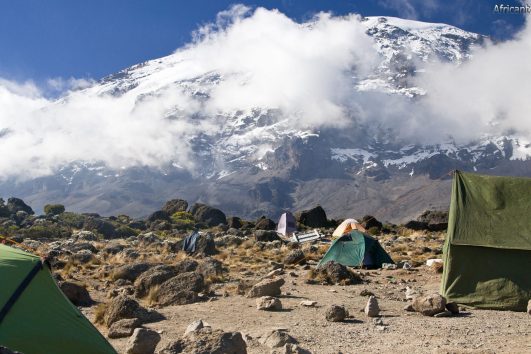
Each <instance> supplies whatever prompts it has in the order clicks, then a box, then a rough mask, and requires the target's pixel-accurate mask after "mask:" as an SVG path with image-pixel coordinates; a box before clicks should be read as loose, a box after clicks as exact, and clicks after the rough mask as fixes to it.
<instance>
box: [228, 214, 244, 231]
mask: <svg viewBox="0 0 531 354" xmlns="http://www.w3.org/2000/svg"><path fill="white" fill-rule="evenodd" d="M227 225H228V226H229V228H234V229H239V228H241V227H242V226H243V223H242V219H240V218H239V217H237V216H231V217H228V218H227Z"/></svg>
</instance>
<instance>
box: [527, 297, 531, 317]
mask: <svg viewBox="0 0 531 354" xmlns="http://www.w3.org/2000/svg"><path fill="white" fill-rule="evenodd" d="M527 313H528V314H529V315H531V300H529V301H528V302H527Z"/></svg>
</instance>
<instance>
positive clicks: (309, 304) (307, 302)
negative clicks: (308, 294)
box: [300, 300, 317, 307]
mask: <svg viewBox="0 0 531 354" xmlns="http://www.w3.org/2000/svg"><path fill="white" fill-rule="evenodd" d="M300 305H301V306H306V307H315V305H317V301H311V300H303V301H301V302H300Z"/></svg>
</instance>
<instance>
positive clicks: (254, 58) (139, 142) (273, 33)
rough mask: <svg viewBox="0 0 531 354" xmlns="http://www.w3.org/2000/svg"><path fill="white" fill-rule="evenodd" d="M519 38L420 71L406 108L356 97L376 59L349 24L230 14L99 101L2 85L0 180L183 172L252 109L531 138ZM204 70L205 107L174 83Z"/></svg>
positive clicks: (416, 137) (429, 135)
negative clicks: (141, 170)
mask: <svg viewBox="0 0 531 354" xmlns="http://www.w3.org/2000/svg"><path fill="white" fill-rule="evenodd" d="M529 32H530V31H529V29H526V30H525V31H524V32H522V33H521V35H520V36H519V37H518V38H517V39H515V40H514V41H512V42H507V43H502V44H499V45H490V46H488V47H487V48H485V49H481V50H478V51H477V52H476V53H475V57H474V59H473V60H472V61H471V62H469V63H466V64H464V65H462V66H461V67H455V66H453V65H448V64H434V65H433V66H430V67H427V68H426V74H424V75H423V76H421V77H420V78H419V82H418V84H419V85H420V86H422V87H424V88H425V89H427V91H428V95H427V96H426V97H425V98H424V99H421V100H416V101H411V100H409V99H407V98H404V97H395V96H390V95H387V94H377V93H369V92H357V91H356V90H355V85H354V83H355V80H357V78H363V77H364V76H365V75H367V74H368V73H370V72H371V71H372V69H373V68H374V66H375V65H376V64H377V60H378V57H377V55H376V52H375V49H374V43H373V41H372V39H371V38H370V37H369V36H367V35H366V34H365V27H364V26H363V25H362V24H360V23H359V18H358V17H357V16H356V15H350V16H344V17H333V16H331V15H329V14H324V13H323V14H319V15H317V16H316V17H315V18H314V19H312V20H311V21H308V22H305V23H302V24H300V23H296V22H294V21H293V20H291V19H289V18H288V17H286V16H285V15H284V14H282V13H279V12H278V11H269V10H265V9H261V8H259V9H257V10H255V11H254V12H253V11H250V10H249V9H248V8H246V7H244V6H236V7H233V8H231V9H230V10H227V11H225V12H223V13H221V14H220V15H219V16H218V18H217V21H216V23H215V24H210V25H206V26H204V27H202V28H200V29H199V30H198V31H197V32H196V34H195V40H194V41H193V43H191V44H189V45H187V46H185V47H184V48H181V49H179V50H177V51H176V53H175V54H173V55H172V56H170V57H168V58H163V59H161V61H162V62H163V63H162V64H160V65H159V64H157V62H158V60H157V61H154V62H152V63H150V64H149V65H148V66H143V67H139V68H138V69H137V71H135V72H134V73H135V75H137V76H142V75H149V77H150V78H151V79H149V80H148V79H140V84H139V85H138V86H137V87H134V88H129V91H127V92H125V93H123V94H121V95H110V94H103V93H102V92H104V91H105V90H108V89H109V86H108V85H109V84H103V85H102V86H99V85H94V86H92V87H89V88H87V89H84V90H73V89H75V88H77V87H80V86H81V87H85V86H86V85H90V84H92V82H90V81H78V80H75V79H66V80H62V79H53V80H50V81H49V82H48V88H50V87H51V88H54V89H56V90H62V89H64V88H70V89H72V90H73V91H69V92H68V94H66V95H64V97H63V98H61V99H59V100H57V101H53V100H49V99H46V98H45V97H44V96H43V94H42V92H41V91H40V90H39V89H38V88H37V87H36V86H35V85H34V84H33V83H31V82H28V83H23V84H17V83H13V82H10V81H6V80H0V107H1V109H0V151H2V158H1V159H0V178H5V177H10V176H18V177H21V178H31V177H36V176H41V175H46V174H49V173H53V172H54V171H55V170H56V169H57V168H59V167H61V166H63V165H65V164H67V163H69V162H72V161H79V160H84V161H90V162H104V163H106V164H107V165H108V166H110V167H113V168H120V167H129V166H137V165H147V166H160V165H162V164H165V163H167V162H169V161H174V162H175V163H176V164H178V165H181V166H184V167H185V168H188V169H191V170H193V169H194V167H195V164H196V163H197V161H196V160H195V159H194V157H193V154H192V151H191V147H190V139H191V137H193V136H196V135H198V134H200V133H205V134H214V133H216V132H217V131H219V130H220V129H221V128H222V127H223V125H224V123H225V122H224V120H223V114H224V113H227V112H234V111H236V110H246V109H251V108H254V107H268V108H274V109H278V110H279V111H280V112H282V119H289V121H290V124H291V125H292V126H293V127H296V128H316V129H319V128H322V127H343V128H345V127H348V128H353V129H355V128H356V125H357V124H358V123H370V124H375V125H378V126H384V127H390V128H393V129H394V130H395V131H397V132H398V134H399V136H401V137H404V138H406V139H411V140H413V141H422V140H424V141H428V142H437V141H443V140H444V139H446V138H447V137H448V136H453V137H455V138H457V139H459V140H460V141H467V140H471V139H474V138H477V137H478V136H480V135H481V134H485V133H502V132H505V131H510V130H516V131H518V132H520V133H521V134H525V135H526V136H527V137H531V127H530V123H529V122H531V120H530V119H528V117H527V115H526V114H527V112H530V111H531V103H530V102H531V101H529V99H528V97H529V93H531V87H530V86H531V83H530V81H529V80H527V78H528V77H529V75H530V74H531V69H530V68H529V66H528V63H529V62H530V59H531V48H530V40H531V35H530V33H529ZM150 65H152V66H150ZM157 65H159V66H157ZM163 65H166V67H165V70H164V71H158V68H160V67H162V66H163ZM142 70H145V72H144V71H142ZM150 70H151V71H150ZM208 73H217V74H219V75H221V78H222V79H221V80H220V81H219V82H218V83H217V84H215V85H214V84H213V85H210V86H209V87H210V89H209V90H208V92H206V94H207V95H208V99H205V98H201V97H199V98H198V97H196V96H194V95H192V94H190V90H192V91H193V90H194V87H192V86H193V85H194V84H193V83H191V84H190V85H192V86H190V87H191V88H190V87H188V88H187V87H184V86H177V85H174V84H173V82H174V81H176V80H187V79H188V80H191V81H192V82H193V79H194V78H196V77H200V76H204V75H205V74H208ZM354 77H356V78H354ZM129 80H130V81H127V82H125V85H126V86H127V85H129V84H132V83H133V81H134V80H133V79H129ZM145 93H148V94H147V95H145ZM141 94H143V95H141ZM168 117H171V119H169V118H168ZM266 145H267V144H266ZM266 145H264V146H266ZM267 148H269V146H268V145H267Z"/></svg>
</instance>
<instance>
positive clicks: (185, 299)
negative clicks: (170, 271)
mask: <svg viewBox="0 0 531 354" xmlns="http://www.w3.org/2000/svg"><path fill="white" fill-rule="evenodd" d="M204 290H206V286H205V281H204V278H203V276H202V275H201V274H198V273H196V272H187V273H182V274H178V275H177V276H175V277H173V278H171V279H169V280H167V281H165V282H164V283H162V285H161V286H160V288H159V290H158V293H157V303H158V304H159V305H161V306H168V305H185V304H192V303H194V302H198V301H199V300H200V297H199V296H198V293H199V292H201V291H204Z"/></svg>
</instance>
